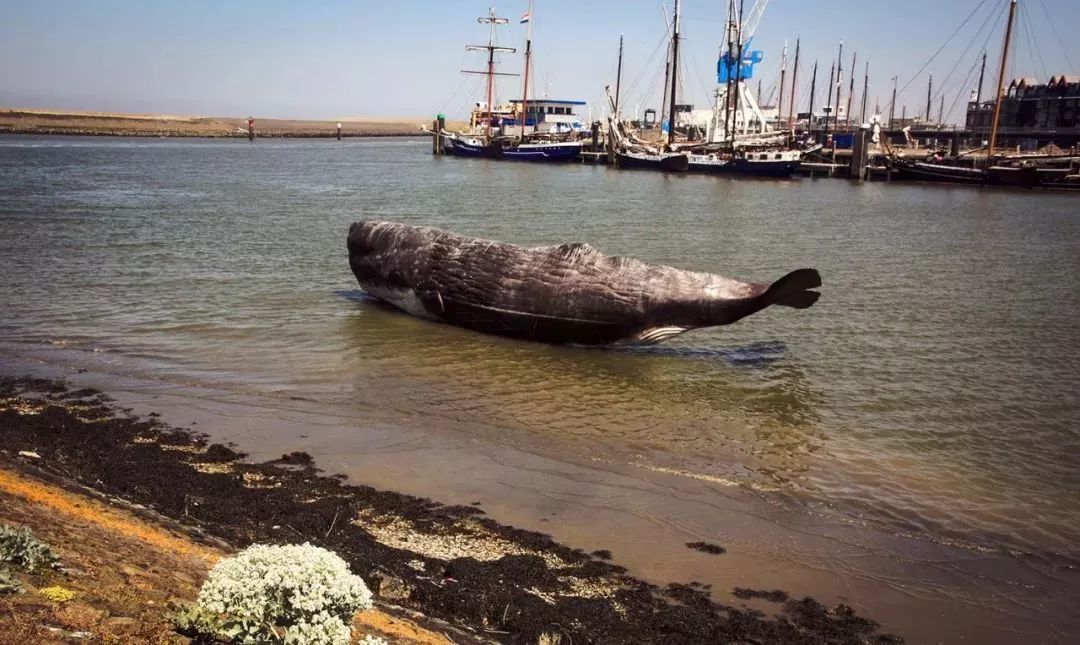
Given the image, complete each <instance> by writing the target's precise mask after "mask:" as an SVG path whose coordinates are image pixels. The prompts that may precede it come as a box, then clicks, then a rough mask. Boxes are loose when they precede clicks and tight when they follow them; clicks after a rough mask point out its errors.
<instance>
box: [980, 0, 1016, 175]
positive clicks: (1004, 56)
mask: <svg viewBox="0 0 1080 645" xmlns="http://www.w3.org/2000/svg"><path fill="white" fill-rule="evenodd" d="M1015 17H1016V0H1012V1H1011V2H1010V3H1009V22H1008V24H1007V25H1006V27H1005V45H1004V46H1003V47H1002V48H1001V68H1000V69H999V70H998V83H997V94H995V95H994V120H993V121H992V122H991V125H990V147H989V148H988V149H987V151H986V165H988V166H989V165H990V157H992V156H993V154H994V147H995V146H996V145H997V131H998V121H999V119H1000V118H1001V91H1002V89H1004V87H1005V68H1006V67H1007V65H1008V61H1009V41H1011V40H1012V30H1013V20H1014V18H1015Z"/></svg>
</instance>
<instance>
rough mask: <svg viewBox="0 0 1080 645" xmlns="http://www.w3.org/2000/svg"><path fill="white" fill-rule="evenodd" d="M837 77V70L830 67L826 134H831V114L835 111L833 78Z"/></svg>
mask: <svg viewBox="0 0 1080 645" xmlns="http://www.w3.org/2000/svg"><path fill="white" fill-rule="evenodd" d="M835 76H836V68H835V66H833V65H829V100H828V101H826V102H825V109H826V110H828V111H827V112H825V132H826V133H828V132H829V112H832V111H833V108H832V91H833V77H835ZM837 102H838V103H839V101H837Z"/></svg>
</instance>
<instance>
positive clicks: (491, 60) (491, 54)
mask: <svg viewBox="0 0 1080 645" xmlns="http://www.w3.org/2000/svg"><path fill="white" fill-rule="evenodd" d="M476 22H478V23H480V24H482V25H490V26H491V30H490V33H489V34H488V44H486V45H465V51H477V50H481V49H486V50H487V53H488V60H487V70H486V71H483V72H477V71H473V70H467V69H463V70H461V71H462V72H463V73H465V74H484V75H485V76H487V128H486V134H487V136H488V137H490V136H491V120H492V116H493V106H492V102H493V101H494V100H495V96H494V95H495V77H496V76H517V74H503V73H500V72H496V71H495V52H497V51H500V52H510V53H514V52H516V51H517V50H516V49H514V48H513V47H498V46H496V45H495V27H496V25H505V24H506V23H508V22H510V21H509V20H507V19H506V18H500V17H498V16H496V15H495V8H494V7H492V8H490V9H488V15H486V16H481V17H480V18H477V19H476Z"/></svg>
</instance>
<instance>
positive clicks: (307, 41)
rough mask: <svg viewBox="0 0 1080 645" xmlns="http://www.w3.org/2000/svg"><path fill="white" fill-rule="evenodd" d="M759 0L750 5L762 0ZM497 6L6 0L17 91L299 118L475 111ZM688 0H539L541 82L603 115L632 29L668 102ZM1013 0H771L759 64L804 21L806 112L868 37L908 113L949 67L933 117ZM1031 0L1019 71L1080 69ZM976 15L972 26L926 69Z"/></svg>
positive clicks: (69, 99) (710, 37)
mask: <svg viewBox="0 0 1080 645" xmlns="http://www.w3.org/2000/svg"><path fill="white" fill-rule="evenodd" d="M745 1H746V7H747V9H748V10H749V7H750V6H751V5H753V4H754V0H745ZM490 4H491V3H490V2H485V1H480V0H440V1H438V2H435V1H431V2H429V1H426V0H425V1H421V0H398V1H397V2H384V1H375V0H351V1H331V2H300V1H296V2H277V1H273V0H257V1H256V0H232V1H217V2H209V1H204V0H183V1H180V0H154V1H149V0H146V1H144V0H129V1H127V2H121V1H117V0H95V1H89V0H88V1H85V2H79V1H76V0H23V1H21V2H18V1H13V0H0V16H2V19H0V60H3V61H4V64H3V65H0V106H7V107H42V108H68V109H82V110H102V111H128V112H159V113H172V114H205V115H220V116H240V115H246V114H249V113H250V114H254V115H256V116H262V117H286V118H290V117H291V118H338V117H346V116H390V115H394V116H425V115H430V114H434V113H436V112H439V111H443V112H446V113H447V114H449V115H451V116H462V115H463V114H465V113H466V111H467V110H468V106H469V105H470V104H471V102H472V101H475V100H478V99H480V98H481V90H480V88H481V83H482V78H481V77H475V76H467V75H463V74H461V73H460V71H459V70H461V69H481V68H482V54H479V53H468V54H467V53H466V52H465V51H464V45H465V44H468V43H483V42H485V41H486V38H487V32H486V30H485V28H484V27H483V26H481V25H479V24H478V23H477V22H476V17H477V16H480V15H482V14H485V13H486V12H487V9H488V7H489V6H490ZM672 5H673V0H666V1H665V2H663V3H662V2H660V1H658V0H578V1H577V2H572V1H570V0H536V3H535V9H534V27H533V29H534V35H533V48H534V52H535V64H534V66H535V70H536V77H537V78H538V83H537V91H538V93H540V94H542V93H544V92H545V91H547V92H550V95H551V96H552V97H553V98H572V99H580V100H585V101H589V103H590V105H591V106H592V107H593V108H594V110H595V116H596V117H599V115H600V110H601V109H602V106H603V105H604V99H603V96H604V95H603V87H604V85H605V84H607V83H610V84H612V85H613V84H614V76H615V60H616V50H617V46H618V38H619V34H620V33H621V34H623V35H624V36H625V39H626V50H625V58H624V61H625V62H624V77H623V78H624V81H623V83H624V85H623V87H624V89H625V90H627V91H626V93H625V94H626V96H625V98H624V105H626V106H627V111H632V110H633V109H634V108H633V106H637V105H640V106H641V109H644V107H646V106H652V107H659V105H658V104H659V91H660V90H659V88H660V85H661V84H662V78H661V76H662V74H663V49H662V48H661V47H660V43H661V41H662V39H663V38H664V34H665V29H666V26H665V24H664V16H665V11H666V12H670V11H671V8H672ZM1006 5H1007V0H904V1H903V2H900V1H898V0H861V1H859V2H855V1H853V0H813V1H809V0H772V1H771V2H770V3H769V6H768V9H767V10H766V12H765V15H764V19H763V20H762V22H761V26H760V27H759V29H758V31H757V34H756V36H755V38H754V42H753V48H754V49H761V50H763V51H764V53H765V60H764V62H763V63H762V64H761V65H760V66H759V67H758V71H757V76H760V78H761V79H762V82H763V94H764V95H765V97H766V98H768V97H769V96H770V94H773V93H774V91H775V90H774V88H775V84H776V79H777V76H778V74H779V67H780V50H781V48H782V47H783V43H784V40H785V39H788V40H789V41H790V49H789V56H793V55H794V44H795V37H796V36H797V35H801V37H802V41H803V42H802V45H803V48H802V62H801V63H800V68H801V69H800V72H799V74H800V77H799V86H800V88H801V89H800V98H799V101H798V105H799V106H800V107H802V108H803V109H804V110H805V106H806V103H807V101H808V97H809V94H808V89H809V82H810V70H811V67H812V65H813V62H814V60H815V59H817V60H818V61H819V65H820V68H819V71H818V88H819V90H820V92H821V94H820V98H819V99H818V104H819V105H820V104H821V103H822V102H823V100H824V97H825V94H824V93H825V91H826V90H825V89H824V86H825V85H826V81H827V79H828V76H829V65H830V63H831V62H832V61H833V59H834V58H835V56H836V48H837V44H838V42H839V40H840V39H841V38H843V40H844V66H845V71H844V76H845V81H844V94H845V96H846V94H847V86H848V81H847V80H846V78H847V77H848V75H849V70H850V65H851V57H850V56H851V54H852V53H853V52H857V53H858V62H857V65H856V67H857V82H856V86H857V87H858V88H859V90H860V93H861V85H862V80H863V79H862V77H863V64H864V62H865V61H867V60H869V62H870V84H871V89H870V92H869V95H870V103H871V106H870V109H872V104H873V102H874V99H875V97H879V98H880V101H881V104H882V110H887V109H888V102H889V96H890V94H891V90H892V82H891V80H890V79H891V78H892V76H893V75H899V77H900V86H901V87H903V86H904V85H906V84H907V83H909V82H910V83H911V85H910V87H909V88H908V89H907V90H906V91H905V92H904V93H903V94H902V95H901V97H900V98H899V99H898V101H897V113H899V112H900V105H901V104H906V105H907V106H908V113H909V114H912V113H914V112H915V111H919V112H923V111H925V108H926V79H927V73H928V72H933V74H934V82H935V89H934V95H935V96H934V98H933V113H934V116H935V117H936V115H937V110H938V106H939V103H938V102H939V98H938V96H939V89H942V88H943V89H944V91H945V106H946V111H947V112H948V111H949V107H950V106H952V105H954V100H955V98H956V96H957V95H960V94H962V96H961V98H960V99H959V100H955V106H956V107H955V108H954V110H953V117H954V118H956V117H957V115H959V114H960V113H961V111H962V109H963V102H964V101H965V100H966V98H967V92H968V91H969V89H970V87H972V86H973V85H974V83H975V76H977V74H978V69H977V62H976V61H977V58H978V56H979V53H981V52H982V51H983V48H984V46H985V47H986V49H987V50H988V52H989V58H988V65H987V67H988V72H987V81H986V87H987V90H986V92H987V93H989V92H992V90H991V89H990V88H992V86H993V83H994V79H995V78H996V68H997V64H998V60H999V55H1000V48H1001V41H1002V36H1003V32H1004V14H1005V9H1006ZM495 6H496V9H497V12H498V13H499V15H501V16H506V17H509V18H511V23H510V24H509V25H507V26H505V27H502V28H501V30H500V34H501V36H500V41H501V43H502V44H504V45H508V46H517V47H519V49H520V48H522V46H523V41H524V35H525V27H524V26H523V25H519V24H518V18H519V17H520V16H521V14H522V12H523V11H524V10H525V8H526V6H527V1H526V0H513V1H509V0H508V1H504V2H498V3H495ZM1020 6H1021V11H1020V17H1021V20H1020V25H1019V27H1018V29H1017V36H1016V38H1015V40H1014V42H1015V48H1014V51H1015V56H1013V57H1012V59H1013V60H1012V69H1011V70H1010V74H1009V75H1010V76H1021V75H1025V76H1027V75H1032V76H1036V77H1038V78H1040V79H1043V80H1044V79H1046V78H1047V77H1048V76H1049V75H1051V74H1058V73H1065V72H1074V73H1080V39H1078V38H1076V37H1075V29H1076V25H1078V24H1080V0H1020ZM665 7H666V8H665ZM724 7H725V3H724V2H722V1H719V0H685V1H684V2H683V15H684V21H683V33H684V36H685V38H686V40H685V41H684V45H683V50H684V52H685V56H684V57H683V65H682V69H683V70H684V73H685V79H684V85H683V89H684V93H685V96H684V97H683V98H682V99H681V102H688V103H695V104H697V105H698V106H702V105H704V104H706V103H707V102H708V100H707V98H706V97H707V96H708V92H709V91H710V89H711V87H712V86H713V85H714V81H715V76H714V74H715V66H716V55H717V51H718V45H719V40H720V38H721V36H722V33H721V32H722V28H723V19H724ZM969 17H970V18H969ZM1051 18H1052V20H1051ZM965 19H968V22H967V24H966V25H965V26H964V27H963V28H961V29H960V31H959V32H958V33H956V36H955V37H954V38H953V39H952V41H951V42H948V44H947V45H946V46H945V49H944V50H943V51H942V52H941V53H940V54H938V56H937V58H936V59H935V60H933V62H931V63H929V65H928V66H927V67H925V69H923V68H924V65H926V63H927V62H928V61H929V60H930V58H931V56H933V55H934V53H935V52H936V51H937V50H938V49H939V48H940V47H941V46H942V45H943V44H945V43H946V41H947V40H948V39H949V37H950V36H951V35H953V34H954V32H956V30H957V28H958V27H960V25H961V23H963V22H964V21H965ZM503 59H504V61H503V63H502V65H501V69H502V71H507V72H518V71H520V68H521V58H520V56H518V55H504V56H503ZM920 70H922V71H921V73H919V72H920ZM916 73H919V75H918V76H915V75H916ZM950 73H951V76H950ZM913 77H914V78H913ZM788 78H789V79H790V69H789V76H788ZM756 80H757V78H756V77H755V80H754V81H751V84H752V86H753V87H756ZM965 81H966V83H965ZM962 87H966V88H968V89H965V90H963V91H961V88H962ZM520 91H521V90H520V80H519V79H508V80H504V81H502V83H501V84H500V92H499V95H500V97H501V98H503V99H506V98H511V97H516V96H517V95H519V94H520ZM786 100H790V99H786ZM855 109H856V110H857V109H858V103H857V101H856V104H855ZM582 116H587V114H586V111H584V110H583V111H582Z"/></svg>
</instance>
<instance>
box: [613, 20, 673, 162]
mask: <svg viewBox="0 0 1080 645" xmlns="http://www.w3.org/2000/svg"><path fill="white" fill-rule="evenodd" d="M679 26H680V23H679V0H675V17H674V18H673V19H672V32H671V33H672V36H671V68H670V69H671V74H670V77H671V78H670V81H671V85H670V91H671V109H670V110H669V115H668V144H667V146H666V148H665V147H664V146H658V145H653V144H649V143H646V142H645V141H642V140H641V139H638V138H636V137H635V136H633V133H631V132H629V131H628V130H627V127H626V124H625V122H624V121H623V120H622V116H621V115H620V113H619V96H618V94H619V90H618V88H616V91H615V98H614V99H612V97H611V95H610V93H609V94H608V100H609V101H611V107H612V109H611V116H609V117H608V144H609V146H610V147H611V148H612V149H613V153H614V158H615V165H616V166H618V167H619V168H631V169H643V170H662V171H665V172H686V170H687V169H688V168H689V167H690V158H689V157H688V156H687V155H686V153H683V152H675V151H672V144H673V143H674V141H675V99H676V91H677V87H678V76H679V72H678V70H679ZM621 72H622V47H621V46H620V48H619V73H620V75H621ZM668 89H669V87H668V86H665V87H664V91H665V92H667V91H668Z"/></svg>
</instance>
